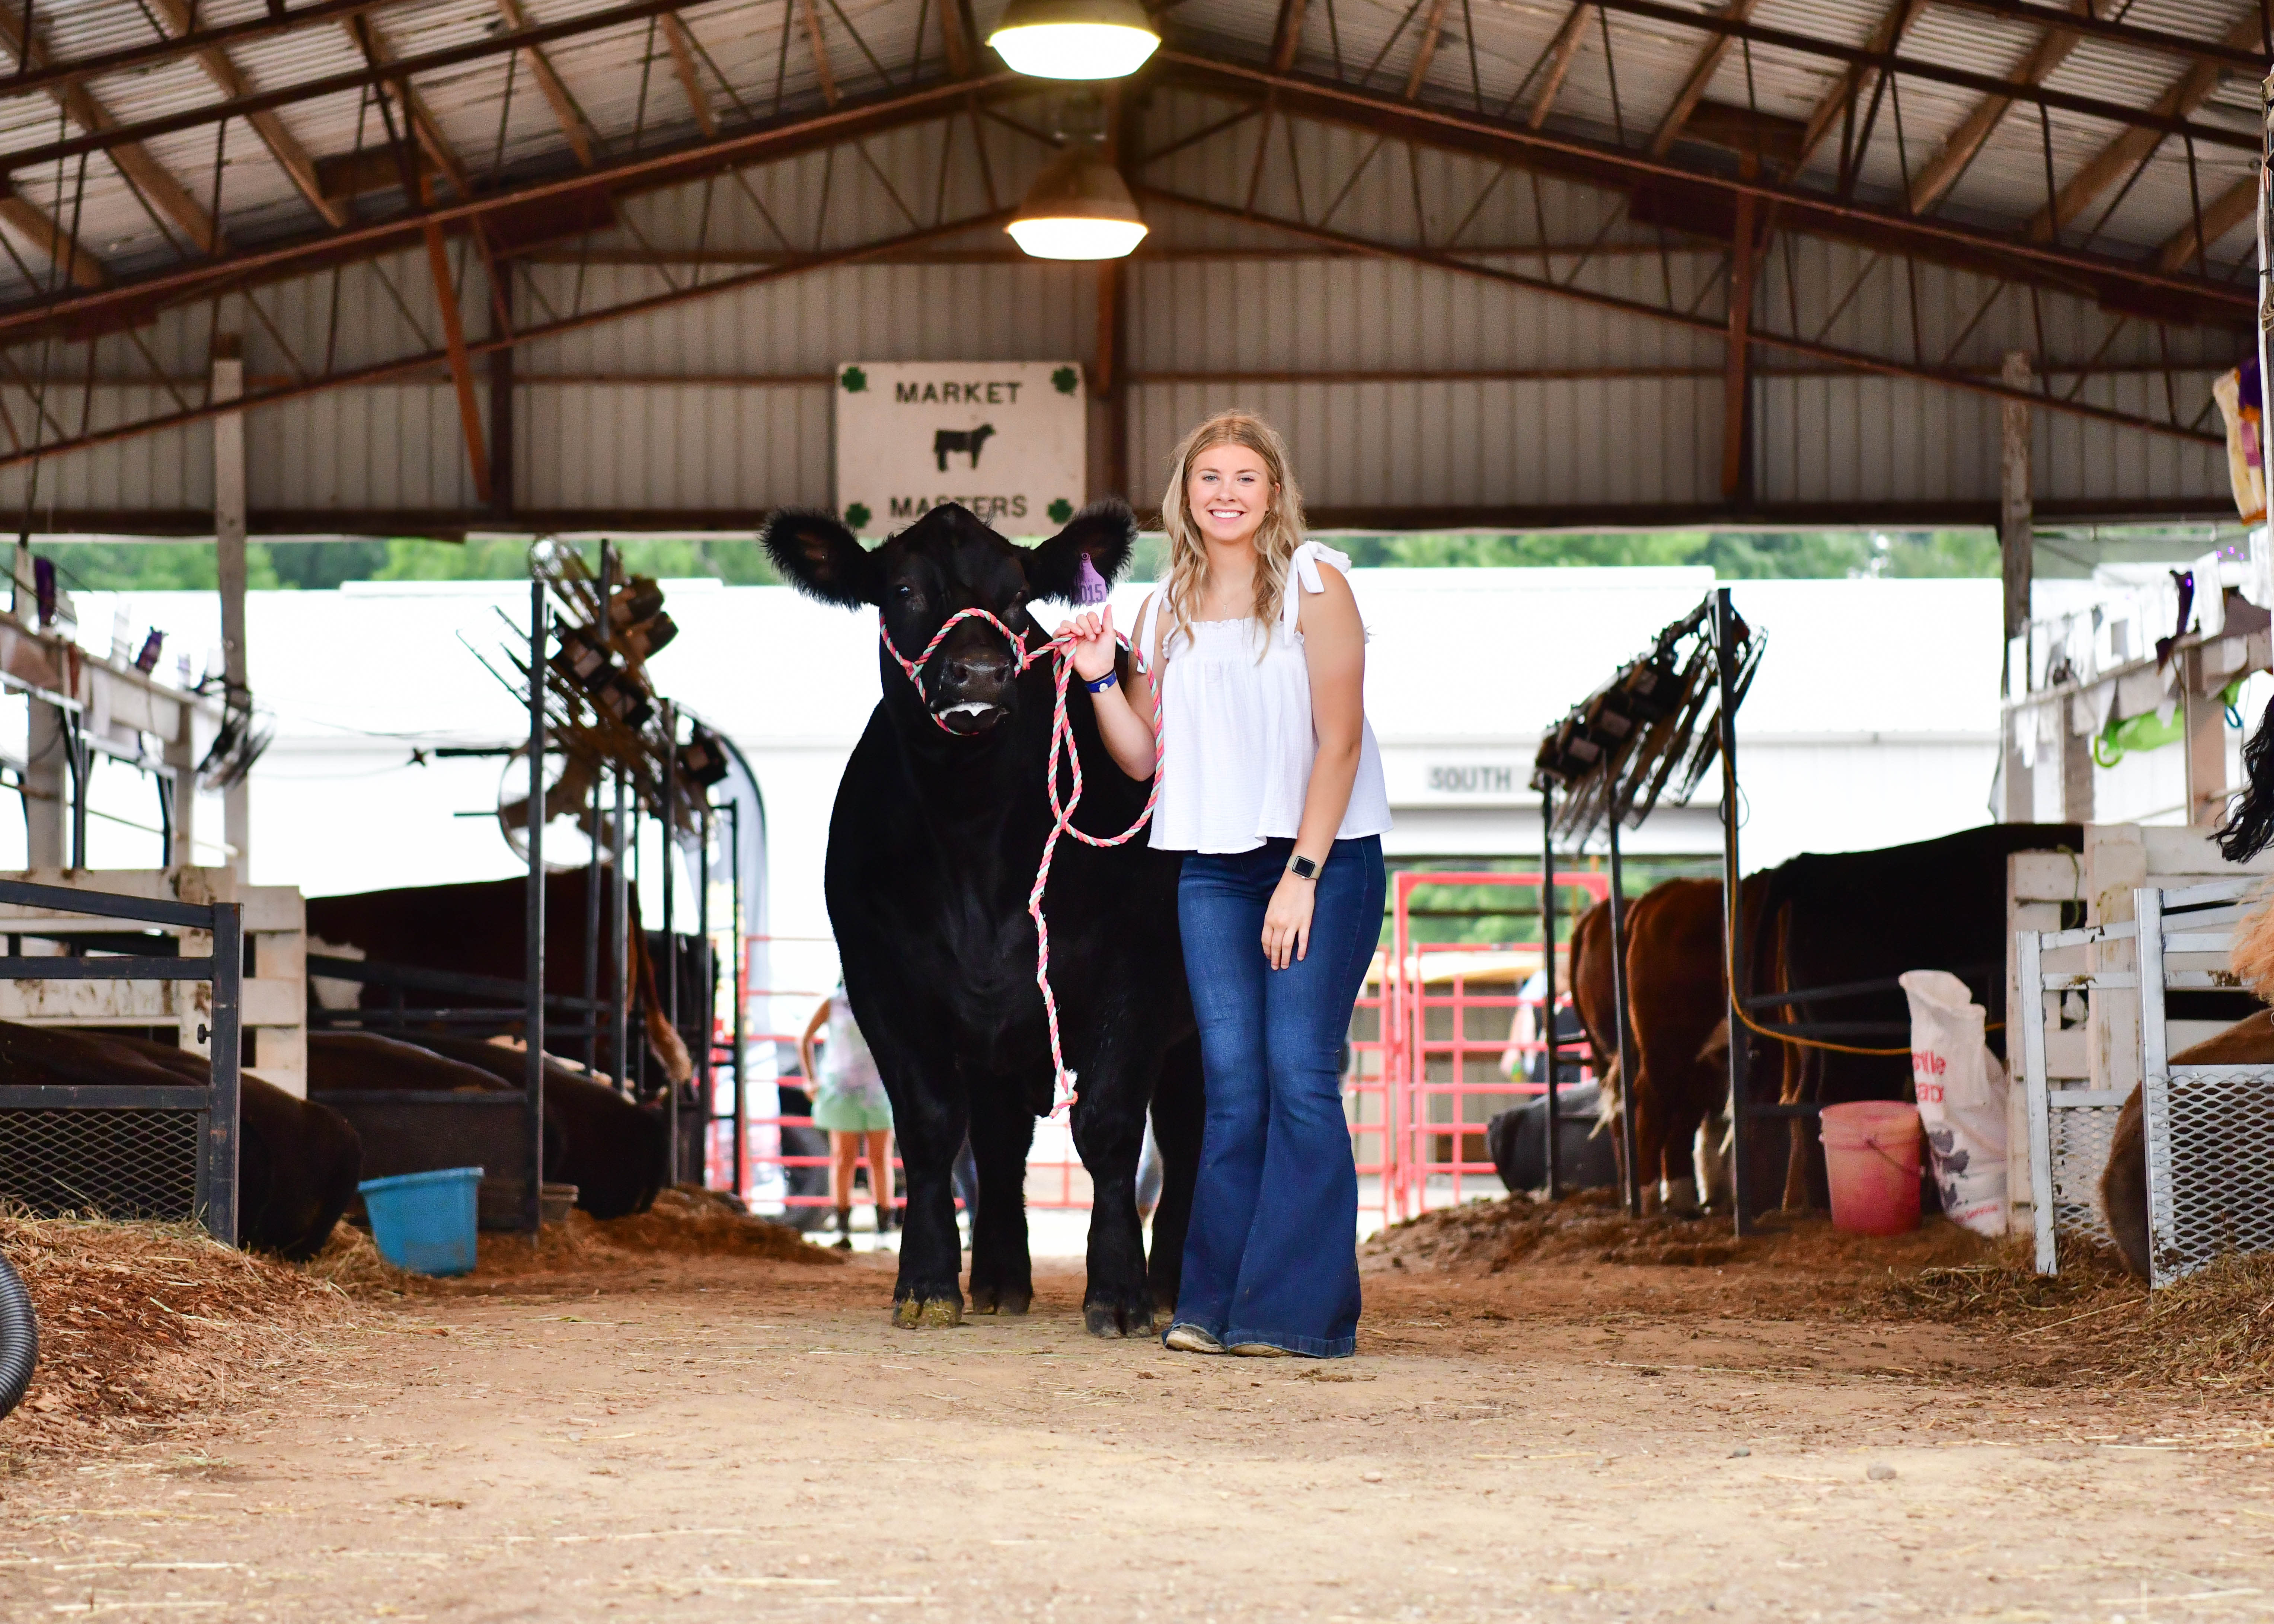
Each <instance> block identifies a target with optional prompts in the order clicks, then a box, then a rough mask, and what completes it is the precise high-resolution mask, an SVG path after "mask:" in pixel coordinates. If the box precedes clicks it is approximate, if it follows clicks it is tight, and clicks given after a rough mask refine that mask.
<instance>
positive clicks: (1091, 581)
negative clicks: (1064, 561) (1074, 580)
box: [1074, 553, 1107, 608]
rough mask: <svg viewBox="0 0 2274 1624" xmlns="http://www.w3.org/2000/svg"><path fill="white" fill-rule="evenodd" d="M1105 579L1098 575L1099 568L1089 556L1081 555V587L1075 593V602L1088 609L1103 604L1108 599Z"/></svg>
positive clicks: (1086, 554)
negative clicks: (1093, 605) (1092, 605)
mask: <svg viewBox="0 0 2274 1624" xmlns="http://www.w3.org/2000/svg"><path fill="white" fill-rule="evenodd" d="M1106 590H1107V589H1106V585H1105V577H1104V576H1103V575H1099V574H1098V573H1097V566H1096V565H1095V564H1093V563H1091V562H1090V561H1089V554H1088V553H1083V554H1082V555H1081V587H1080V589H1079V590H1076V591H1075V593H1074V602H1076V603H1078V604H1080V605H1082V606H1083V607H1085V608H1087V607H1088V605H1091V604H1102V603H1103V602H1104V601H1105V597H1106Z"/></svg>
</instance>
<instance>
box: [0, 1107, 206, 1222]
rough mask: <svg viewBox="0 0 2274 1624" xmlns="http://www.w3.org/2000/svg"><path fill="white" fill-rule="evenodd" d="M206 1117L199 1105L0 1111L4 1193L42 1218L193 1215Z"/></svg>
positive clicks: (179, 1217)
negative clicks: (64, 1216) (200, 1138)
mask: <svg viewBox="0 0 2274 1624" xmlns="http://www.w3.org/2000/svg"><path fill="white" fill-rule="evenodd" d="M203 1121H204V1114H203V1113H202V1112H201V1111H199V1110H85V1109H80V1110H39V1109H32V1110H13V1109H0V1197H4V1198H5V1199H8V1200H11V1201H15V1202H20V1203H22V1204H23V1205H24V1206H25V1207H27V1208H29V1209H30V1210H31V1211H32V1212H33V1213H34V1214H37V1215H38V1216H40V1217H42V1218H52V1217H56V1216H57V1215H59V1214H64V1213H74V1214H83V1215H86V1216H90V1217H101V1218H118V1219H169V1220H177V1221H179V1220H187V1219H189V1218H192V1217H194V1216H196V1215H197V1214H198V1207H199V1201H198V1196H199V1192H198V1141H199V1130H200V1125H201V1124H202V1123H203Z"/></svg>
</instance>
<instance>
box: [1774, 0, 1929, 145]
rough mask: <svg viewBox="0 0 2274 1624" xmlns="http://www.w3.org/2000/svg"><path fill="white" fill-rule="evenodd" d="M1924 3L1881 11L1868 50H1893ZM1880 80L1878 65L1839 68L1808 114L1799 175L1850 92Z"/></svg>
mask: <svg viewBox="0 0 2274 1624" xmlns="http://www.w3.org/2000/svg"><path fill="white" fill-rule="evenodd" d="M1924 5H1925V0H1895V3H1894V4H1893V5H1891V6H1889V7H1888V8H1887V9H1886V11H1884V12H1883V13H1881V14H1880V17H1879V23H1878V25H1877V26H1874V27H1873V28H1872V30H1871V39H1870V40H1868V41H1865V46H1866V49H1870V50H1871V51H1874V52H1879V51H1891V50H1893V49H1895V47H1896V46H1897V45H1899V44H1901V42H1902V37H1903V31H1904V30H1905V29H1907V28H1909V26H1911V23H1912V21H1913V19H1916V17H1917V16H1918V14H1919V12H1920V11H1922V10H1923V9H1924ZM1878 83H1879V70H1878V69H1877V68H1867V67H1864V66H1862V65H1860V64H1856V63H1850V64H1848V66H1846V67H1845V68H1842V69H1841V71H1840V75H1839V77H1838V78H1837V79H1834V80H1833V81H1832V87H1831V88H1830V89H1829V90H1827V91H1826V92H1825V93H1824V97H1823V100H1821V101H1819V102H1817V104H1816V109H1815V111H1813V112H1811V114H1809V116H1808V128H1807V130H1806V131H1805V132H1803V134H1802V136H1801V138H1800V156H1799V158H1798V159H1797V160H1796V161H1795V162H1794V164H1793V166H1792V167H1793V171H1794V173H1796V174H1797V173H1798V172H1799V171H1800V170H1801V169H1804V168H1806V167H1807V164H1808V160H1809V157H1810V154H1812V153H1814V152H1815V151H1816V149H1817V147H1818V145H1820V144H1821V143H1822V141H1823V139H1824V135H1825V132H1826V131H1827V130H1829V129H1831V128H1832V121H1833V120H1834V119H1835V118H1837V117H1840V114H1841V109H1844V108H1846V107H1847V105H1848V99H1849V96H1850V95H1851V94H1853V95H1856V96H1858V97H1865V96H1868V95H1869V94H1870V92H1871V87H1872V86H1874V85H1876V84H1878Z"/></svg>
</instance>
